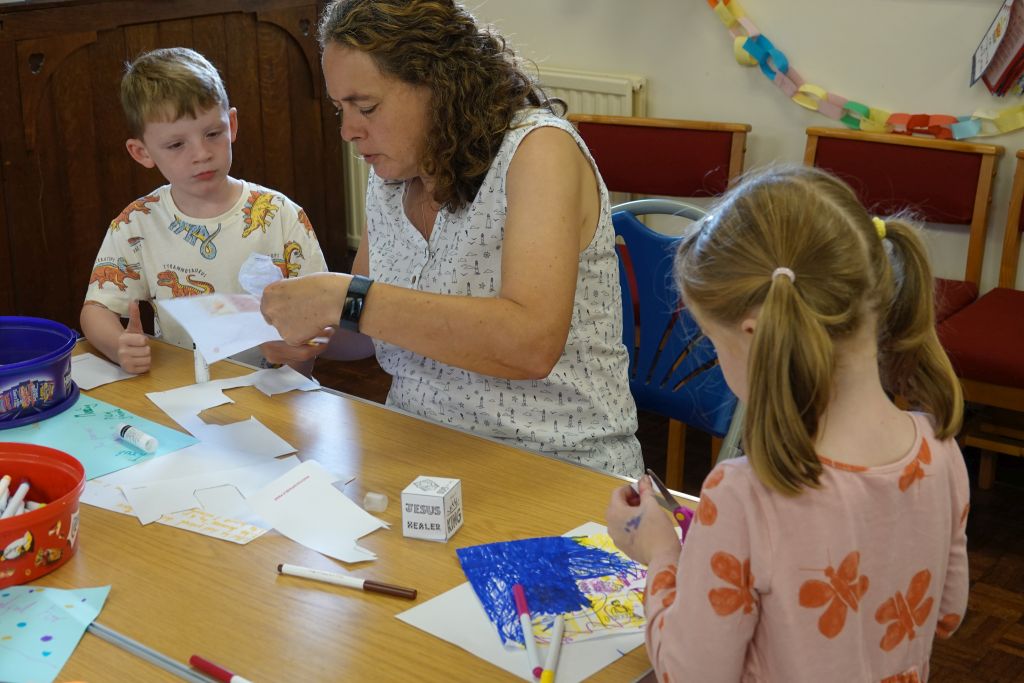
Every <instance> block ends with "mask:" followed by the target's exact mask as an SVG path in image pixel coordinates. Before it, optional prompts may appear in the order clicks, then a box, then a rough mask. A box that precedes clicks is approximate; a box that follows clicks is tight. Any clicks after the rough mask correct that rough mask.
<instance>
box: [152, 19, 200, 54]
mask: <svg viewBox="0 0 1024 683" xmlns="http://www.w3.org/2000/svg"><path fill="white" fill-rule="evenodd" d="M157 30H158V33H157V34H158V36H159V39H160V47H191V46H192V45H193V40H192V20H191V19H172V20H170V21H161V22H160V23H159V24H157Z"/></svg>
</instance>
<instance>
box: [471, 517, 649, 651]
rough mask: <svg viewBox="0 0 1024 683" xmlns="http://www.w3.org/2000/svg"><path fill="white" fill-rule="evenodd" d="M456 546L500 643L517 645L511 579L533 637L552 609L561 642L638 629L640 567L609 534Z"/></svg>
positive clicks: (544, 635)
mask: <svg viewBox="0 0 1024 683" xmlns="http://www.w3.org/2000/svg"><path fill="white" fill-rule="evenodd" d="M456 553H457V554H458V556H459V562H461V563H462V570H463V571H464V572H465V574H466V578H468V579H469V583H470V585H472V586H473V590H474V591H475V592H476V595H477V597H478V598H479V599H480V603H481V604H482V605H483V608H484V611H485V612H486V613H487V616H488V618H489V619H490V621H491V623H493V624H494V625H495V626H496V627H497V630H498V635H499V636H500V638H501V642H502V643H504V644H505V645H508V644H509V643H514V644H515V645H517V646H520V647H521V646H523V629H522V626H521V625H520V623H519V616H518V614H517V613H516V606H515V601H514V599H513V597H512V586H513V585H515V584H517V583H518V584H521V585H522V586H523V590H524V591H525V593H526V602H527V604H528V605H529V607H530V614H531V616H532V617H533V630H534V632H533V633H532V634H531V635H530V637H532V638H534V640H535V641H536V642H542V643H547V642H548V640H549V635H550V633H551V628H552V626H553V624H554V620H555V617H556V616H557V615H559V614H561V615H563V616H564V618H565V635H564V637H563V642H564V643H574V642H578V641H581V640H588V639H591V638H598V637H602V636H607V635H611V634H614V633H623V632H629V633H641V632H642V631H643V627H644V617H643V588H644V582H645V580H646V577H647V569H646V568H645V567H644V566H643V565H641V564H639V563H637V562H634V561H633V560H631V559H630V558H629V557H627V556H626V555H624V554H623V553H622V552H621V551H619V549H618V548H616V547H615V544H614V543H612V539H611V537H610V536H608V534H592V535H586V536H546V537H542V538H526V539H522V540H518V541H507V542H502V543H489V544H486V545H478V546H472V547H469V548H459V549H458V550H456Z"/></svg>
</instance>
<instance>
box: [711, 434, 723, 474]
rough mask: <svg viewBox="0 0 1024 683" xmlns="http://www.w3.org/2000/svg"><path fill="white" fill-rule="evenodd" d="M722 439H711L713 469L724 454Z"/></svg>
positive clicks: (714, 437)
mask: <svg viewBox="0 0 1024 683" xmlns="http://www.w3.org/2000/svg"><path fill="white" fill-rule="evenodd" d="M722 441H723V439H722V437H720V436H712V437H711V467H712V469H713V468H714V467H715V465H717V464H718V455H719V454H720V453H721V452H722Z"/></svg>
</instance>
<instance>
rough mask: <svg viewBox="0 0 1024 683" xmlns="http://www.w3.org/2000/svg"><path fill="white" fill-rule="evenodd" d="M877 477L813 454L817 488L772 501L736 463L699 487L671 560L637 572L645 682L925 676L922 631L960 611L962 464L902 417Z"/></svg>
mask: <svg viewBox="0 0 1024 683" xmlns="http://www.w3.org/2000/svg"><path fill="white" fill-rule="evenodd" d="M912 417H913V419H914V422H915V425H916V426H917V438H916V439H915V442H914V445H913V447H912V448H911V449H910V451H909V452H907V454H906V455H905V456H904V457H903V458H901V459H900V460H898V461H897V462H894V463H892V464H889V465H884V466H881V467H872V468H864V467H854V466H851V465H845V464H843V463H837V462H832V461H830V460H828V459H826V458H821V460H822V462H823V463H824V465H825V466H824V468H823V470H824V471H823V472H822V476H821V479H820V483H821V487H820V488H818V489H805V490H804V491H803V492H801V493H800V494H799V495H797V496H792V497H790V496H784V495H782V494H780V493H778V492H776V491H774V490H771V489H768V488H767V487H765V486H764V485H763V484H761V483H760V482H759V481H758V479H757V477H756V476H755V475H754V472H753V470H752V469H751V467H750V463H749V462H747V459H746V458H737V459H735V460H728V461H725V462H723V463H721V464H719V465H718V466H717V467H716V468H715V469H714V470H712V471H711V474H709V475H708V477H707V479H706V480H705V481H704V486H703V489H702V490H701V496H700V504H699V506H698V507H697V513H696V515H695V516H694V520H695V521H694V524H693V526H692V527H691V529H690V533H689V535H688V536H687V538H686V542H685V543H684V544H683V548H682V552H681V554H680V556H679V559H678V569H677V567H676V565H675V560H671V561H668V558H664V559H661V560H658V559H655V560H653V561H652V563H651V566H650V567H649V568H648V574H647V595H646V596H645V601H644V602H645V607H644V611H645V614H646V616H647V619H648V622H647V650H648V654H649V655H650V658H651V661H652V662H653V663H654V667H655V670H656V671H657V672H658V681H663V682H668V681H702V683H713V682H716V681H787V682H788V683H799V682H800V681H815V682H818V681H851V682H852V681H856V682H857V683H869V682H870V683H878V682H879V681H882V682H885V683H896V682H897V681H899V682H901V683H910V682H912V681H917V682H921V681H925V680H927V677H928V660H929V656H930V654H931V649H932V640H933V638H934V636H936V635H937V636H939V637H940V638H945V637H949V636H950V635H951V634H952V632H953V631H954V630H956V628H957V626H959V624H960V621H961V619H962V618H963V616H964V612H965V610H966V608H967V592H968V588H969V586H968V578H967V535H966V533H965V528H966V523H967V511H968V496H969V488H968V480H967V469H966V467H965V466H964V460H963V456H962V455H961V454H960V449H959V448H958V447H957V445H956V442H955V441H953V440H948V441H939V440H937V439H936V437H935V433H934V430H933V428H932V425H931V422H930V420H929V418H928V417H926V416H924V415H920V414H912Z"/></svg>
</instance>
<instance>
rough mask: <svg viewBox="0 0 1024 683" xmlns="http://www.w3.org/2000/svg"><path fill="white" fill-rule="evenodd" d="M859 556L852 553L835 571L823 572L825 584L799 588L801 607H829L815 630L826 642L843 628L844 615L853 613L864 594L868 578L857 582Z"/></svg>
mask: <svg viewBox="0 0 1024 683" xmlns="http://www.w3.org/2000/svg"><path fill="white" fill-rule="evenodd" d="M859 564H860V553H859V552H857V551H856V550H854V551H853V552H851V553H850V554H849V555H847V556H846V557H845V558H844V559H843V561H842V562H840V563H839V571H836V570H835V569H834V568H833V567H832V566H828V567H826V568H825V577H826V578H828V583H826V582H824V581H818V580H817V579H811V580H809V581H805V582H804V584H803V585H802V586H800V606H801V607H810V608H815V607H821V606H822V605H824V604H825V603H829V606H828V607H826V608H825V611H824V612H822V613H821V617H820V618H819V619H818V630H819V631H821V635H823V636H825V637H826V638H835V637H836V636H837V635H839V633H840V632H841V631H842V630H843V626H845V625H846V611H847V610H848V609H852V610H853V611H854V612H856V611H857V607H858V606H859V605H860V599H861V597H863V595H864V593H866V592H867V590H868V577H866V576H861V577H859V578H858V576H857V574H858V572H859V569H858V565H859Z"/></svg>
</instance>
